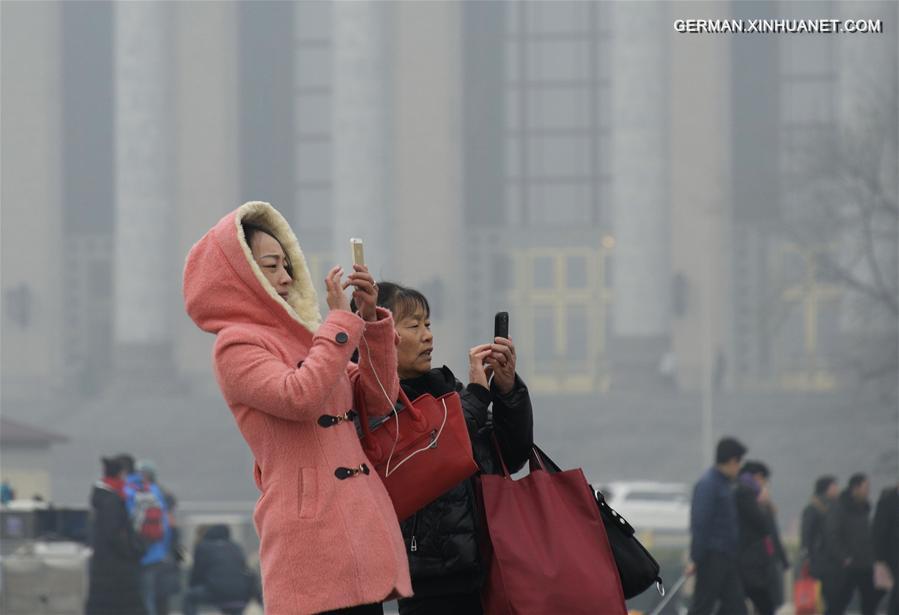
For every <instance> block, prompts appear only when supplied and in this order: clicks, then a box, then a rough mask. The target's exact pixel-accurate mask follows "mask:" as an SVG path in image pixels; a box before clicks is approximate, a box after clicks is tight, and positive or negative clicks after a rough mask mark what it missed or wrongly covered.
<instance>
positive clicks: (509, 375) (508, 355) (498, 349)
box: [484, 337, 515, 393]
mask: <svg viewBox="0 0 899 615" xmlns="http://www.w3.org/2000/svg"><path fill="white" fill-rule="evenodd" d="M490 347H491V349H492V352H491V353H490V356H489V357H487V359H486V360H485V361H484V362H485V363H486V364H487V365H488V366H490V368H491V369H492V370H493V382H494V383H496V388H497V389H499V392H500V393H509V392H511V391H512V389H513V388H514V387H515V344H513V343H512V340H510V339H507V338H505V337H497V338H494V340H493V344H491V345H490Z"/></svg>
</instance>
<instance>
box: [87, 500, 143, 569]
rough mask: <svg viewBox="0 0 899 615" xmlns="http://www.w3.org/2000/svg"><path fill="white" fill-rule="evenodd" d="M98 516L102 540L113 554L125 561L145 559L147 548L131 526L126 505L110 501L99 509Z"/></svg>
mask: <svg viewBox="0 0 899 615" xmlns="http://www.w3.org/2000/svg"><path fill="white" fill-rule="evenodd" d="M97 515H98V517H99V518H98V519H97V526H98V527H100V528H102V529H101V530H100V531H101V533H102V540H104V541H105V542H106V544H107V546H108V547H109V549H110V550H111V551H112V552H114V553H115V554H116V555H118V556H119V557H121V558H122V559H125V560H132V561H134V560H139V559H140V558H141V557H143V555H144V551H145V546H144V544H143V542H142V541H141V539H140V538H139V537H138V536H137V534H136V533H135V531H134V528H133V527H132V526H131V520H130V518H129V516H128V511H127V510H126V509H125V505H124V503H122V502H118V501H116V500H113V499H110V500H108V502H105V503H104V504H103V505H102V506H100V507H99V508H98V509H97Z"/></svg>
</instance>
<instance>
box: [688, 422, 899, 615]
mask: <svg viewBox="0 0 899 615" xmlns="http://www.w3.org/2000/svg"><path fill="white" fill-rule="evenodd" d="M747 452H748V451H747V447H746V446H745V445H744V444H742V443H741V442H740V441H739V440H737V439H735V438H730V437H727V438H722V439H721V440H720V441H719V442H718V446H717V449H716V458H715V464H714V466H712V467H711V468H709V469H708V470H707V471H706V473H705V474H703V476H702V477H701V478H700V479H699V481H698V482H697V483H696V486H695V487H694V491H693V499H692V506H691V520H690V529H691V534H692V540H691V547H690V558H691V564H690V566H689V567H688V573H690V574H695V575H696V589H695V591H694V596H693V601H692V605H691V608H690V611H689V612H690V615H702V614H706V613H712V612H715V610H716V609H720V611H718V612H721V613H727V614H728V615H739V614H740V613H746V612H747V606H746V603H747V601H748V602H749V603H750V604H751V605H752V608H753V611H754V612H755V613H758V614H759V615H773V614H774V613H775V612H776V611H777V609H778V608H779V607H780V606H781V605H782V604H783V603H784V597H785V592H784V572H785V571H786V570H788V569H789V568H790V566H791V563H790V561H789V559H788V557H787V554H786V551H785V549H784V547H783V544H782V542H781V538H780V530H779V528H778V524H777V507H776V506H775V505H774V503H773V502H772V499H771V494H770V492H769V481H770V479H771V470H770V468H769V467H768V466H767V465H766V464H765V463H763V462H761V461H757V460H744V457H745V456H746V454H747ZM869 498H870V481H869V479H868V477H867V476H866V475H865V474H862V473H856V474H853V475H852V476H851V477H850V478H849V480H848V482H847V484H846V486H845V487H843V488H841V487H840V485H839V483H838V481H837V479H836V477H834V476H831V475H825V476H821V477H820V478H818V479H817V480H816V481H815V483H814V491H813V494H812V496H811V500H810V501H809V504H808V505H807V506H806V507H805V509H804V511H803V514H802V526H801V542H800V551H799V562H797V564H798V572H799V574H798V575H797V576H798V579H797V581H796V585H795V586H794V592H793V599H794V605H795V612H796V615H803V614H808V615H811V614H812V613H820V612H823V613H825V614H826V615H839V614H842V613H845V612H846V610H847V608H848V607H849V605H850V603H851V602H852V599H853V596H854V595H855V594H856V593H857V594H858V599H859V604H860V609H861V613H862V615H874V614H875V613H876V612H877V610H878V605H880V603H881V602H882V601H883V600H884V597H885V596H886V595H887V594H889V597H888V598H887V599H886V603H885V607H886V612H887V613H889V614H890V615H896V614H897V613H899V608H897V591H896V586H895V583H894V580H895V578H896V569H897V563H899V562H897V560H899V527H897V526H899V483H897V485H893V486H891V487H888V488H886V489H884V490H883V491H882V492H881V494H880V497H879V499H878V501H877V505H876V508H875V510H874V515H873V519H872V516H871V511H872V505H871V502H870V499H869Z"/></svg>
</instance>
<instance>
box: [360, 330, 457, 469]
mask: <svg viewBox="0 0 899 615" xmlns="http://www.w3.org/2000/svg"><path fill="white" fill-rule="evenodd" d="M362 344H363V345H364V346H365V354H366V355H368V364H369V365H370V366H371V371H372V373H373V374H374V375H375V380H376V381H377V382H378V387H380V389H381V392H382V393H383V394H384V399H386V400H387V405H388V406H389V407H390V410H391V411H392V412H393V417H394V418H395V419H396V437H395V438H394V440H393V447H391V449H390V455H388V456H387V467H386V469H385V470H384V476H385V477H387V476H390V475H391V474H393V473H394V472H396V471H397V469H399V467H400V466H401V465H403V464H404V463H406V462H407V461H409V460H410V459H412V458H413V457H414V456H415V455H417V454H419V453H423V452H425V451H426V450H428V449H429V448H432V447H434V446H435V445H436V444H437V441H438V440H439V439H440V435H441V434H442V433H443V428H444V426H446V417H447V414H448V413H449V411H448V410H447V408H446V400H443V399H441V400H440V401H441V402H442V403H443V423H441V424H440V429H439V430H438V431H437V435H436V436H434V439H433V440H431V442H429V443H428V445H427V446H425V447H424V448H420V449H418V450H417V451H413V452H412V453H410V454H409V455H407V456H406V457H405V458H404V459H403V460H402V461H400V462H399V463H398V464H396V466H394V467H393V468H392V469H391V467H390V462H391V461H392V460H393V453H394V452H395V451H396V446H397V444H399V441H400V415H399V414H398V413H397V411H396V404H394V403H393V402H392V401H391V400H390V395H388V394H387V390H386V389H385V388H384V385H383V383H381V378H380V377H379V376H378V370H376V369H375V364H374V362H373V361H372V358H371V350H370V349H369V347H368V342H367V341H366V340H365V333H363V334H362Z"/></svg>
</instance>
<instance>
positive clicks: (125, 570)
mask: <svg viewBox="0 0 899 615" xmlns="http://www.w3.org/2000/svg"><path fill="white" fill-rule="evenodd" d="M102 463H103V478H102V479H101V480H99V481H97V483H96V484H95V485H94V488H93V490H92V492H91V509H92V510H91V547H92V548H93V554H92V555H91V558H90V564H89V567H88V571H89V577H90V581H89V586H88V594H87V603H86V604H85V607H84V612H85V613H86V615H145V613H146V610H145V609H144V605H143V601H142V600H141V594H140V571H141V567H140V560H141V557H143V555H144V545H143V542H142V541H141V540H140V538H139V537H138V536H137V534H136V533H135V532H134V528H133V526H132V524H131V520H130V519H129V518H128V511H127V509H126V508H125V493H124V488H125V469H124V467H123V466H122V464H121V463H120V462H119V461H118V460H117V459H107V458H104V459H102Z"/></svg>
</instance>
